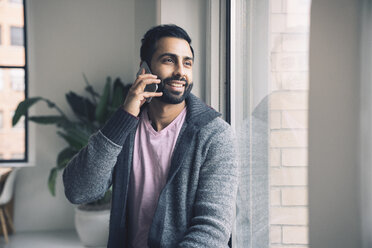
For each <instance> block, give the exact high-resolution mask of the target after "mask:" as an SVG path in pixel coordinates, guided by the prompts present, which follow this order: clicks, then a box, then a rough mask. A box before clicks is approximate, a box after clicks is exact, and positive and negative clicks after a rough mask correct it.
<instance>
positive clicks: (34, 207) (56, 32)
mask: <svg viewBox="0 0 372 248" xmlns="http://www.w3.org/2000/svg"><path fill="white" fill-rule="evenodd" d="M27 8H28V9H27V22H28V23H27V28H28V51H29V75H30V80H29V87H30V89H29V95H30V96H44V97H46V98H51V99H53V100H54V101H55V102H56V103H57V104H58V105H59V106H61V108H62V109H63V110H64V111H67V112H69V111H68V107H67V105H66V101H65V98H64V94H65V93H67V92H68V91H70V90H73V91H75V92H77V93H83V91H84V86H85V85H84V81H83V78H82V72H84V73H85V74H86V75H87V77H88V79H89V80H90V81H91V83H92V84H93V85H94V86H95V88H96V89H97V90H99V91H101V89H102V88H103V85H104V82H105V78H106V76H111V77H118V76H120V77H121V78H122V79H123V81H124V82H132V80H133V78H134V75H135V68H134V63H133V58H137V57H138V56H137V54H135V53H136V51H135V47H136V46H135V44H134V43H135V40H134V37H135V18H134V16H135V15H134V14H135V4H134V0H126V1H122V0H110V1H100V0H78V1H77V0H68V1H67V0H66V1H58V0H53V1H52V0H30V1H27ZM34 112H36V113H37V114H44V113H47V112H48V113H50V110H48V109H47V108H45V107H43V106H40V107H37V108H36V109H35V110H34ZM31 132H32V137H34V138H32V140H31V142H30V144H31V146H30V149H31V151H34V152H35V167H30V168H23V169H22V170H21V171H20V173H19V176H18V179H17V185H16V194H15V228H16V230H17V231H25V230H51V229H65V228H73V207H72V205H71V204H70V203H69V202H67V200H66V199H65V196H64V193H63V186H62V185H61V182H60V178H59V182H58V185H57V189H58V190H57V197H55V198H53V197H52V196H51V195H50V194H49V192H48V191H47V178H48V175H49V170H50V168H52V167H53V166H54V165H55V163H56V162H55V161H56V154H57V153H58V152H59V151H60V150H61V149H62V148H63V147H64V146H65V145H66V144H65V143H64V142H63V141H61V139H60V138H59V137H57V135H56V133H55V128H53V127H45V126H43V127H41V126H37V127H35V126H34V125H33V124H31Z"/></svg>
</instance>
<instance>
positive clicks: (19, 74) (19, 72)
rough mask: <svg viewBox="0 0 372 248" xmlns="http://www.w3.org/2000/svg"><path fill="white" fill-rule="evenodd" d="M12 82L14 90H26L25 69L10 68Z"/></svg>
mask: <svg viewBox="0 0 372 248" xmlns="http://www.w3.org/2000/svg"><path fill="white" fill-rule="evenodd" d="M10 84H11V88H12V90H14V91H24V90H25V71H24V70H23V69H11V70H10Z"/></svg>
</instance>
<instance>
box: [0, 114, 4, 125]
mask: <svg viewBox="0 0 372 248" xmlns="http://www.w3.org/2000/svg"><path fill="white" fill-rule="evenodd" d="M3 122H4V117H3V112H2V111H0V129H2V128H3V125H4V124H3Z"/></svg>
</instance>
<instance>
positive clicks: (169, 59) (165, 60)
mask: <svg viewBox="0 0 372 248" xmlns="http://www.w3.org/2000/svg"><path fill="white" fill-rule="evenodd" d="M164 62H167V63H173V59H171V58H167V59H164Z"/></svg>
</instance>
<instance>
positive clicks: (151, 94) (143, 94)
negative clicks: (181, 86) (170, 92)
mask: <svg viewBox="0 0 372 248" xmlns="http://www.w3.org/2000/svg"><path fill="white" fill-rule="evenodd" d="M162 95H163V92H147V91H145V92H143V93H142V96H143V97H144V98H149V97H160V96H162Z"/></svg>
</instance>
